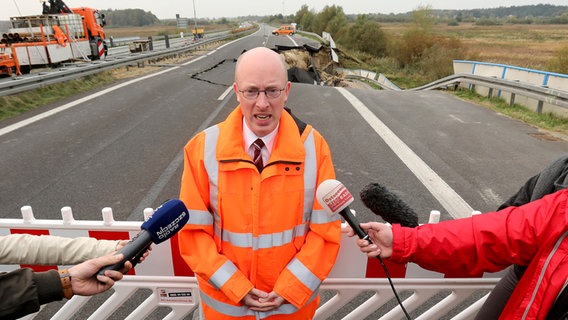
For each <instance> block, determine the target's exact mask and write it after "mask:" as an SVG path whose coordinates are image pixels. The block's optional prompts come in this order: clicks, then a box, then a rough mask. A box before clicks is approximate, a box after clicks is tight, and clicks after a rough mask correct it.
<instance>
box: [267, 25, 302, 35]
mask: <svg viewBox="0 0 568 320" xmlns="http://www.w3.org/2000/svg"><path fill="white" fill-rule="evenodd" d="M295 31H296V29H295V28H294V26H291V25H283V26H280V28H278V29H274V30H272V34H273V35H275V36H281V35H287V36H291V35H294V32H295Z"/></svg>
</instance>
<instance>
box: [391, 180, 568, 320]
mask: <svg viewBox="0 0 568 320" xmlns="http://www.w3.org/2000/svg"><path fill="white" fill-rule="evenodd" d="M567 206H568V189H565V190H562V191H558V192H556V193H553V194H550V195H547V196H544V197H543V198H542V199H539V200H535V201H533V202H530V203H528V204H525V205H523V206H520V207H509V208H506V209H503V210H501V211H498V212H497V213H491V214H480V215H475V216H473V217H472V218H471V219H459V220H454V221H451V224H447V222H441V223H439V224H437V225H422V226H420V227H418V228H415V229H409V228H401V227H400V226H399V225H393V235H394V241H393V254H392V257H391V260H393V261H395V262H399V263H406V262H408V261H413V262H416V263H418V264H419V265H420V266H422V267H423V268H426V269H429V270H433V271H438V272H443V273H446V274H448V273H450V275H451V276H454V277H457V276H460V277H464V276H465V277H467V276H476V275H479V274H481V273H483V272H496V271H499V270H502V269H504V268H506V267H508V266H509V265H511V264H519V265H528V268H527V270H526V272H525V274H524V275H523V277H522V278H521V280H520V281H519V283H518V284H517V286H516V287H515V290H514V291H513V294H512V295H511V297H510V298H509V301H508V303H507V305H506V307H505V309H504V310H503V312H502V313H501V316H500V318H499V319H546V316H547V314H548V312H549V310H550V308H551V307H552V305H553V303H554V301H555V300H556V298H557V296H558V295H559V293H560V292H561V290H562V288H563V287H564V285H566V282H567V281H568V280H567V279H568V267H567V265H568V208H567Z"/></svg>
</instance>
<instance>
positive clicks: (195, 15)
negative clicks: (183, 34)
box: [193, 0, 198, 41]
mask: <svg viewBox="0 0 568 320" xmlns="http://www.w3.org/2000/svg"><path fill="white" fill-rule="evenodd" d="M193 22H194V24H195V30H194V33H193V40H195V41H197V38H198V37H197V14H196V13H195V0H193Z"/></svg>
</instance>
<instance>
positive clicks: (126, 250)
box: [98, 199, 189, 275]
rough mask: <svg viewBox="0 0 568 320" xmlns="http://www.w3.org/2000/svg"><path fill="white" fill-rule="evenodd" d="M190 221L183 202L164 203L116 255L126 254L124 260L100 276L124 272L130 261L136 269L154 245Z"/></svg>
mask: <svg viewBox="0 0 568 320" xmlns="http://www.w3.org/2000/svg"><path fill="white" fill-rule="evenodd" d="M188 220H189V212H188V211H187V208H186V207H185V205H184V204H183V202H182V201H181V200H178V199H172V200H168V201H166V202H164V203H163V204H162V205H161V206H159V207H158V208H157V209H156V211H155V212H154V214H152V215H151V216H150V218H148V220H146V221H144V223H142V226H141V227H140V229H142V230H141V231H140V232H139V233H138V234H137V235H136V236H135V237H134V238H132V240H130V241H129V242H128V243H127V244H126V245H125V246H124V247H122V248H121V249H120V250H119V251H118V252H117V253H116V254H120V253H122V254H124V257H123V258H122V260H121V261H120V262H118V263H116V264H114V265H110V266H106V267H104V268H102V269H101V270H99V273H98V274H100V275H104V272H105V271H106V270H117V271H119V270H122V268H124V263H125V262H126V261H130V262H131V263H132V266H133V267H134V266H135V265H136V263H138V261H139V260H140V258H141V257H142V255H143V254H144V252H146V250H148V248H149V247H150V245H151V244H152V243H155V244H158V243H161V242H163V241H166V240H167V239H169V238H171V237H172V236H173V235H174V234H176V233H177V232H178V231H180V230H181V229H182V228H183V226H185V224H186V223H187V221H188Z"/></svg>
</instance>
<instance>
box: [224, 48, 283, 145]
mask: <svg viewBox="0 0 568 320" xmlns="http://www.w3.org/2000/svg"><path fill="white" fill-rule="evenodd" d="M263 49H265V48H263ZM253 50H254V51H253ZM253 50H251V51H249V52H247V53H246V54H247V55H246V56H243V57H241V58H242V60H241V61H240V62H239V64H238V66H237V70H236V81H235V83H234V84H233V89H234V91H235V93H236V95H237V100H238V101H239V103H240V105H241V110H242V112H243V115H244V118H245V121H246V123H247V125H248V126H249V128H250V129H251V130H252V132H254V133H255V134H256V135H257V136H259V137H263V136H265V135H267V134H269V133H270V132H272V131H273V130H274V129H275V128H276V126H277V125H278V122H279V121H280V116H281V115H282V110H283V109H284V105H285V104H286V100H287V99H288V93H289V92H290V82H288V81H287V74H286V70H285V68H284V67H283V65H282V62H281V60H280V56H279V55H278V54H277V53H275V52H273V51H267V50H269V49H265V50H262V49H261V50H255V49H253ZM265 90H267V92H258V91H265ZM257 93H258V94H257Z"/></svg>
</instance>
